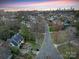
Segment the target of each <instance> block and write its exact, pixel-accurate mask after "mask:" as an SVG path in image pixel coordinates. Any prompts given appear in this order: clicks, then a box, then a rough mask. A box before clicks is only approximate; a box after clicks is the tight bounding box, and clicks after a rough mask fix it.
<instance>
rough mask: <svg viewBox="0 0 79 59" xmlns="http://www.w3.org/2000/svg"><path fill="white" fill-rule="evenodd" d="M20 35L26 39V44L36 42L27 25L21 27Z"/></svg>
mask: <svg viewBox="0 0 79 59" xmlns="http://www.w3.org/2000/svg"><path fill="white" fill-rule="evenodd" d="M19 32H20V34H21V35H22V36H23V37H24V41H25V42H31V41H35V40H34V36H33V34H32V33H31V32H30V29H29V28H27V26H26V25H23V24H22V25H21V28H20V31H19Z"/></svg>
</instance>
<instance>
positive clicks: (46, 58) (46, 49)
mask: <svg viewBox="0 0 79 59" xmlns="http://www.w3.org/2000/svg"><path fill="white" fill-rule="evenodd" d="M36 59H63V57H62V55H60V53H59V51H58V50H57V49H56V48H55V46H54V44H53V43H52V40H51V35H50V33H49V27H48V24H46V26H45V37H44V41H43V44H42V46H41V48H40V51H39V53H38V55H37V56H36Z"/></svg>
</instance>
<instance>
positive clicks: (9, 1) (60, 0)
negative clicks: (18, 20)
mask: <svg viewBox="0 0 79 59" xmlns="http://www.w3.org/2000/svg"><path fill="white" fill-rule="evenodd" d="M78 5H79V0H0V8H10V7H11V8H13V7H15V8H17V7H22V8H27V9H28V8H30V9H34V8H35V9H51V8H53V9H55V8H70V7H74V8H76V9H79V6H78Z"/></svg>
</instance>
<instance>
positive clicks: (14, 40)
mask: <svg viewBox="0 0 79 59" xmlns="http://www.w3.org/2000/svg"><path fill="white" fill-rule="evenodd" d="M22 39H23V37H22V36H21V35H20V34H19V33H17V34H15V35H14V36H12V38H11V39H10V42H11V43H12V44H14V45H16V46H17V45H18V44H19V43H21V41H22Z"/></svg>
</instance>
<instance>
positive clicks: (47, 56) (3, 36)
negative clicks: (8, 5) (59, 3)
mask: <svg viewBox="0 0 79 59" xmlns="http://www.w3.org/2000/svg"><path fill="white" fill-rule="evenodd" d="M0 59H79V10H73V9H70V10H49V11H38V10H33V11H14V12H12V11H5V10H4V9H2V10H0Z"/></svg>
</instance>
